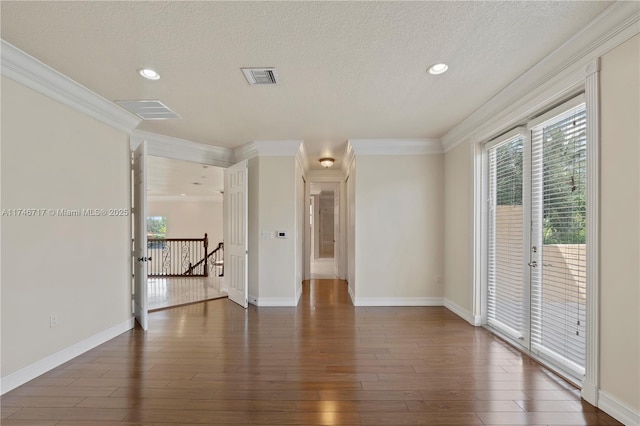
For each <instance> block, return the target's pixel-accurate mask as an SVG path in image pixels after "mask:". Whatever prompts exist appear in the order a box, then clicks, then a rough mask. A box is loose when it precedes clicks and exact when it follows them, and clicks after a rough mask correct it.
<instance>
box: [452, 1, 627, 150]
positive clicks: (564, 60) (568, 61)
mask: <svg viewBox="0 0 640 426" xmlns="http://www.w3.org/2000/svg"><path fill="white" fill-rule="evenodd" d="M639 22H640V3H638V2H616V3H614V4H613V5H612V6H611V7H609V8H608V9H606V10H605V11H604V12H603V13H602V14H600V16H598V17H597V18H596V19H594V20H593V21H592V22H591V23H590V24H588V25H587V26H586V27H584V28H583V29H582V30H581V31H580V32H579V33H577V34H576V35H575V36H573V37H572V38H571V39H569V40H568V41H567V42H566V43H564V44H563V45H561V46H560V47H558V48H557V49H556V50H554V51H553V52H551V53H550V54H549V55H547V56H546V57H545V58H544V59H542V60H541V61H540V62H538V63H537V64H536V65H534V66H533V67H532V68H530V69H529V70H527V71H526V72H525V73H524V74H522V75H521V76H520V77H518V78H517V79H516V80H514V81H513V82H512V83H511V84H509V85H508V86H507V87H505V88H504V89H503V90H502V91H500V92H499V93H498V94H496V95H495V96H494V97H493V98H491V99H490V100H489V101H487V102H486V103H485V104H484V105H482V106H481V107H480V108H478V109H477V110H476V111H475V112H473V113H472V114H471V115H470V116H469V117H467V118H466V119H464V120H463V121H461V122H460V123H458V124H457V125H456V126H455V127H454V128H453V129H451V130H450V131H449V132H447V133H446V134H445V135H444V136H443V137H442V145H443V147H444V150H445V152H446V151H449V150H451V149H453V148H454V147H456V146H457V145H459V144H460V143H463V142H465V141H471V140H475V141H477V140H481V139H483V138H488V137H491V136H492V135H491V131H489V130H488V129H496V128H498V127H502V129H507V128H509V127H510V126H515V125H519V124H521V123H519V122H518V120H522V119H524V118H528V114H531V113H535V112H537V111H536V108H540V107H541V106H543V105H544V104H545V102H548V101H549V100H550V99H551V98H555V99H557V100H561V99H562V97H563V96H564V97H565V98H566V97H568V96H571V95H572V94H573V93H575V91H576V87H575V86H576V85H579V84H582V86H584V78H585V72H586V73H589V72H595V71H594V70H593V69H592V68H591V67H592V66H590V65H589V64H590V63H593V61H595V60H596V59H597V58H598V57H600V56H602V55H603V54H605V53H606V52H608V51H610V50H611V49H613V48H615V47H616V46H618V45H620V44H621V43H623V42H624V41H626V40H628V39H629V38H631V37H633V36H634V35H636V34H638V33H639V32H640V26H639V25H638V23H639ZM578 90H580V87H578Z"/></svg>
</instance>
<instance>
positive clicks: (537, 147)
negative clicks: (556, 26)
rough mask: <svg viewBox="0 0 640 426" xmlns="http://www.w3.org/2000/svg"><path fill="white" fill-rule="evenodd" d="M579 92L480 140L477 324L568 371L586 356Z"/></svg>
mask: <svg viewBox="0 0 640 426" xmlns="http://www.w3.org/2000/svg"><path fill="white" fill-rule="evenodd" d="M586 120H587V117H586V111H585V103H584V99H583V97H582V96H580V97H577V98H574V99H572V100H571V101H569V102H567V103H565V104H563V105H561V106H560V107H558V108H555V109H554V110H552V111H549V112H548V113H546V114H543V115H542V116H541V117H539V118H536V119H534V120H532V121H530V122H529V123H528V125H527V127H526V128H519V129H516V131H514V132H511V133H510V134H507V135H505V136H503V137H501V138H498V139H496V140H494V141H491V142H489V143H487V144H486V145H485V149H484V154H485V165H486V170H487V174H486V176H487V188H486V190H487V195H488V197H487V198H488V200H487V201H488V208H487V215H486V217H487V222H488V223H487V227H486V229H487V256H486V258H487V265H486V283H487V285H486V289H487V293H486V294H487V298H486V300H487V306H486V312H487V325H488V326H489V327H491V328H494V329H496V330H498V331H499V332H500V333H501V334H502V335H504V336H506V337H507V338H509V339H511V340H512V341H513V342H514V343H516V344H517V345H520V346H522V347H524V348H525V349H527V350H529V351H531V352H532V353H534V354H536V355H537V356H538V357H539V358H541V359H543V360H545V361H546V362H548V363H549V364H551V365H553V366H554V367H555V368H556V369H558V370H561V371H562V372H564V373H566V374H567V375H568V376H570V377H573V378H575V379H581V378H582V377H583V376H584V372H585V353H586V340H585V338H586V336H585V334H586V321H587V320H588V318H586V313H585V312H586V194H587V187H586V182H587V171H586V154H587V148H586V147H587V140H586Z"/></svg>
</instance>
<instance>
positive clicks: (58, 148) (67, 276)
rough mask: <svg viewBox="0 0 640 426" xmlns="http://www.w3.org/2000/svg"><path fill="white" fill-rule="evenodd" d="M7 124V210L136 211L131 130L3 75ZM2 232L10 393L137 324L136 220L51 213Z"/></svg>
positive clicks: (13, 221) (5, 366)
mask: <svg viewBox="0 0 640 426" xmlns="http://www.w3.org/2000/svg"><path fill="white" fill-rule="evenodd" d="M1 120H2V133H1V138H2V167H1V169H2V191H1V192H2V207H3V208H5V209H10V208H16V209H17V208H40V209H58V208H60V209H83V208H84V209H96V208H104V209H110V208H117V209H129V208H130V207H131V201H130V200H131V194H130V153H129V138H128V135H127V134H126V133H124V132H122V131H118V130H114V129H113V128H111V127H108V126H106V125H104V124H102V123H100V122H98V121H96V120H94V119H92V118H89V117H87V116H85V115H83V114H82V113H79V112H77V111H76V110H73V109H71V108H68V107H66V106H64V105H62V104H60V103H58V102H56V101H53V100H51V99H50V98H47V97H45V96H43V95H40V94H38V93H36V92H34V91H32V90H31V89H28V88H26V87H24V86H22V85H20V84H18V83H16V82H14V81H12V80H9V79H7V78H5V77H2V118H1ZM2 225H3V226H2V237H1V244H2V256H3V257H2V263H3V268H2V280H1V281H2V289H1V290H2V314H1V316H2V366H1V370H2V372H1V375H2V380H3V388H4V387H5V383H6V380H7V376H9V375H12V374H13V376H15V374H19V373H20V370H21V369H24V368H26V367H28V366H32V365H33V364H34V363H36V362H40V361H42V360H43V359H45V358H46V357H49V356H52V355H53V354H55V353H57V352H59V351H61V350H63V349H66V348H68V347H70V346H72V345H75V344H78V343H79V342H81V341H84V340H86V339H89V338H90V337H92V336H95V335H96V334H98V333H101V332H103V331H105V330H107V329H112V328H113V327H118V326H120V327H126V326H127V324H131V252H130V245H131V223H130V217H129V216H124V217H108V216H107V217H105V216H98V217H54V216H52V215H51V214H50V213H48V212H47V213H45V215H44V216H41V217H40V216H36V217H6V216H5V217H2ZM52 314H56V315H57V317H58V325H57V326H56V327H54V328H50V327H49V316H50V315H52ZM125 329H126V328H125ZM49 367H50V368H51V367H53V366H51V365H49ZM22 371H24V370H22Z"/></svg>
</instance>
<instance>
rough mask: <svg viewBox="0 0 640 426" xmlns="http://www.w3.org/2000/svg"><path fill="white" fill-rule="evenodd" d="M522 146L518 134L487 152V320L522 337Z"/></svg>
mask: <svg viewBox="0 0 640 426" xmlns="http://www.w3.org/2000/svg"><path fill="white" fill-rule="evenodd" d="M523 144H524V138H523V137H522V136H521V135H519V136H515V137H512V138H510V139H507V140H505V141H504V142H500V143H498V144H495V145H493V146H491V147H490V148H488V149H487V154H488V172H489V176H488V183H489V185H488V195H489V199H488V204H489V208H488V215H487V218H488V253H487V255H488V268H487V290H488V291H487V323H488V325H489V326H491V327H494V328H496V329H498V330H500V331H501V332H502V333H505V334H507V335H508V336H509V337H511V338H513V339H516V340H519V341H523V340H524V338H525V337H524V336H525V335H528V333H526V330H525V327H528V324H525V318H524V317H525V314H524V309H525V299H524V297H525V283H524V280H523V267H524V265H523V250H524V246H523V244H524V239H523V233H524V231H523V218H524V211H523Z"/></svg>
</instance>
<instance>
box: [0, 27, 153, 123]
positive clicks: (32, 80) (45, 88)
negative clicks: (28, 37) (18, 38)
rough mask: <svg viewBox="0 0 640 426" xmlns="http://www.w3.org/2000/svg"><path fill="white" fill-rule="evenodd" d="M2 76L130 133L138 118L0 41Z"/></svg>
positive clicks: (138, 120)
mask: <svg viewBox="0 0 640 426" xmlns="http://www.w3.org/2000/svg"><path fill="white" fill-rule="evenodd" d="M0 46H1V48H0V62H2V67H1V72H2V75H3V76H5V77H7V78H10V79H11V80H14V81H16V82H18V83H20V84H22V85H24V86H26V87H29V88H30V89H33V90H35V91H36V92H38V93H41V94H43V95H45V96H47V97H49V98H51V99H53V100H55V101H58V102H60V103H61V104H64V105H67V106H69V107H71V108H73V109H75V110H77V111H80V112H81V113H83V114H86V115H88V116H89V117H92V118H95V119H96V120H98V121H101V122H102V123H104V124H106V125H108V126H111V127H113V128H115V129H118V130H122V131H124V132H127V133H130V132H131V131H132V130H133V129H135V128H136V127H137V126H138V124H139V123H140V121H141V120H140V118H138V117H136V116H135V115H133V114H131V113H129V112H127V111H125V110H124V109H122V108H120V107H119V106H117V105H116V104H114V103H113V102H111V101H110V100H108V99H105V98H103V97H102V96H100V95H98V94H96V93H94V92H92V91H91V90H89V89H87V88H86V87H84V86H82V85H80V84H79V83H76V82H75V81H73V80H71V79H70V78H69V77H67V76H65V75H64V74H61V73H60V72H58V71H56V70H54V69H53V68H51V67H50V66H48V65H46V64H44V63H43V62H41V61H39V60H37V59H36V58H34V57H33V56H31V55H29V54H27V53H25V52H23V51H22V50H20V49H18V48H17V47H15V46H13V45H12V44H10V43H8V42H6V41H4V40H0Z"/></svg>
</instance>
